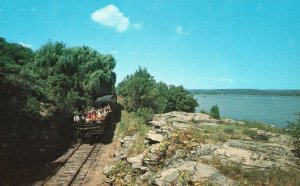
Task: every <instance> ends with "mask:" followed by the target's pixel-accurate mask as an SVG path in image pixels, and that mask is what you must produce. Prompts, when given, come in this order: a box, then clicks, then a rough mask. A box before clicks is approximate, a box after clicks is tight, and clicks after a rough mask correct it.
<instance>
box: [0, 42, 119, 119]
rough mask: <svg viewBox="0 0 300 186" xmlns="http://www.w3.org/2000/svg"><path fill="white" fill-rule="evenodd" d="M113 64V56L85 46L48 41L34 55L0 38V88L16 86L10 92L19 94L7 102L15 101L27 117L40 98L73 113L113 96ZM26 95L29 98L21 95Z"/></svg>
mask: <svg viewBox="0 0 300 186" xmlns="http://www.w3.org/2000/svg"><path fill="white" fill-rule="evenodd" d="M115 65H116V62H115V59H114V58H113V57H112V56H110V55H102V54H100V53H99V52H97V51H95V50H93V49H91V48H89V47H86V46H83V47H72V48H69V47H66V46H65V44H63V43H61V42H51V41H50V42H48V43H46V44H45V45H43V46H42V47H41V48H39V49H38V50H37V51H36V52H33V51H32V50H31V49H29V48H26V47H23V46H21V45H19V44H15V43H7V42H6V41H5V39H4V38H0V81H1V82H0V88H1V89H3V90H5V91H6V90H7V91H8V89H9V88H8V87H11V88H12V87H18V90H16V88H14V89H13V90H10V91H9V92H16V91H19V92H18V93H15V95H13V96H12V97H10V98H9V100H10V99H11V100H12V101H13V100H18V103H19V105H21V107H20V106H19V107H18V108H16V109H19V110H20V111H22V110H23V111H24V114H26V115H27V116H29V115H32V116H35V115H36V113H37V110H38V108H33V106H34V105H35V101H36V102H40V101H41V99H43V100H44V101H46V102H51V103H55V105H57V106H58V107H59V108H60V109H62V110H65V111H67V112H68V113H72V112H73V113H74V112H77V111H81V110H83V109H85V108H87V107H88V106H90V105H91V104H92V101H94V100H95V99H96V98H97V97H99V96H102V95H105V94H113V93H115V87H114V86H115V81H116V75H115V73H114V72H113V69H114V68H115ZM25 92H26V94H29V95H23V94H25ZM18 96H19V97H21V98H17V97H18ZM22 96H27V97H28V96H32V97H28V99H26V97H25V98H23V97H22ZM33 98H36V100H34V99H33ZM9 100H8V101H9ZM20 102H21V103H20ZM22 106H24V108H22Z"/></svg>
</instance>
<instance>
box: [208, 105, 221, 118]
mask: <svg viewBox="0 0 300 186" xmlns="http://www.w3.org/2000/svg"><path fill="white" fill-rule="evenodd" d="M210 116H211V117H213V118H215V119H220V112H219V107H218V105H214V106H212V107H211V109H210Z"/></svg>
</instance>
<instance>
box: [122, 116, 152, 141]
mask: <svg viewBox="0 0 300 186" xmlns="http://www.w3.org/2000/svg"><path fill="white" fill-rule="evenodd" d="M150 128H151V127H150V126H148V125H147V124H146V123H145V120H144V118H141V117H139V116H137V115H136V114H134V113H128V112H125V111H123V112H122V118H121V122H120V123H119V125H118V126H117V135H118V136H119V137H121V138H123V137H125V136H132V135H134V134H136V133H138V134H140V135H145V134H146V133H147V132H148V131H149V129H150Z"/></svg>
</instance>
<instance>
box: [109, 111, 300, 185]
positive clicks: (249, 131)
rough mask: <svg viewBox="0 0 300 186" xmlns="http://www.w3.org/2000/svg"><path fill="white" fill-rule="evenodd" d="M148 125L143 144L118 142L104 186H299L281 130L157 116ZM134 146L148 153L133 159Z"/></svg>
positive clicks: (193, 116) (129, 139) (130, 139)
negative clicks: (108, 185)
mask: <svg viewBox="0 0 300 186" xmlns="http://www.w3.org/2000/svg"><path fill="white" fill-rule="evenodd" d="M150 125H151V128H152V129H151V130H149V131H148V133H147V134H146V135H145V138H143V139H140V137H139V136H140V135H138V134H135V135H132V136H126V137H125V138H123V139H120V143H121V148H120V150H119V151H118V152H117V153H116V154H115V162H114V163H113V164H112V165H109V166H106V167H105V168H104V170H103V173H104V174H105V175H106V178H105V181H106V182H107V183H108V184H113V185H300V170H299V168H298V167H297V163H299V162H300V161H299V159H297V158H296V157H295V156H294V154H293V153H292V151H291V150H293V146H292V145H291V143H290V137H289V136H287V135H285V134H284V133H283V132H282V131H281V130H280V129H276V128H272V127H271V126H262V125H261V126H260V125H249V124H246V123H243V122H238V121H233V120H230V119H225V120H215V119H212V118H210V117H209V116H208V115H206V114H201V113H184V112H170V113H166V114H159V115H155V116H154V119H153V121H151V122H150ZM262 129H264V130H262ZM141 140H142V143H136V141H141ZM134 144H142V145H143V146H146V148H145V149H146V150H144V151H143V152H142V153H140V154H134V153H133V154H132V153H131V152H129V151H130V149H131V148H132V146H133V145H134ZM135 148H139V147H135ZM140 148H141V149H142V147H140ZM298 166H299V165H298Z"/></svg>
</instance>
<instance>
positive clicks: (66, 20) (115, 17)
mask: <svg viewBox="0 0 300 186" xmlns="http://www.w3.org/2000/svg"><path fill="white" fill-rule="evenodd" d="M0 37H4V38H5V39H6V40H7V41H9V42H16V43H21V44H23V45H26V46H28V47H31V48H32V49H34V50H36V49H38V48H39V47H40V46H41V45H42V44H45V43H46V42H47V41H48V40H52V41H63V42H64V43H65V44H66V45H67V46H82V45H87V46H90V47H92V48H94V49H96V50H98V51H99V52H101V53H104V54H112V55H113V56H115V58H116V60H117V67H116V69H115V71H116V73H117V82H120V81H121V80H122V79H123V78H124V77H125V76H126V75H128V74H131V73H133V72H134V71H135V70H136V69H137V68H138V66H142V67H147V68H148V70H149V72H150V73H151V74H152V75H154V77H155V79H156V80H157V81H164V82H166V83H168V84H175V85H184V86H185V87H186V88H205V89H210V88H258V89H300V77H299V75H300V1H298V0H284V1H283V0H187V1H181V0H151V1H150V0H149V1H148V0H147V1H146V0H130V1H129V0H123V1H121V0H120V1H106V0H43V1H36V0H0Z"/></svg>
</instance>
